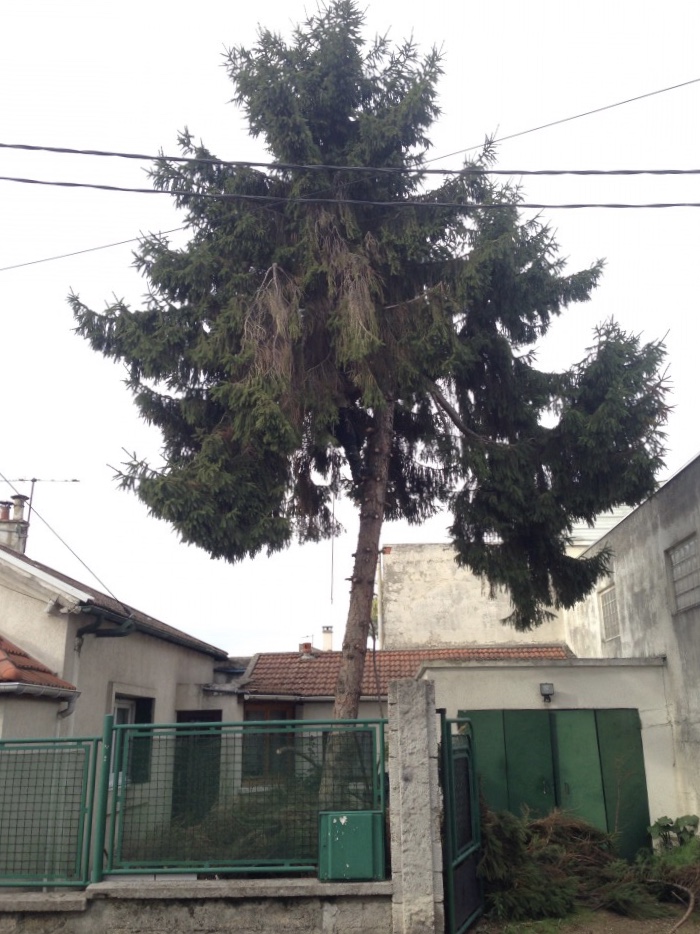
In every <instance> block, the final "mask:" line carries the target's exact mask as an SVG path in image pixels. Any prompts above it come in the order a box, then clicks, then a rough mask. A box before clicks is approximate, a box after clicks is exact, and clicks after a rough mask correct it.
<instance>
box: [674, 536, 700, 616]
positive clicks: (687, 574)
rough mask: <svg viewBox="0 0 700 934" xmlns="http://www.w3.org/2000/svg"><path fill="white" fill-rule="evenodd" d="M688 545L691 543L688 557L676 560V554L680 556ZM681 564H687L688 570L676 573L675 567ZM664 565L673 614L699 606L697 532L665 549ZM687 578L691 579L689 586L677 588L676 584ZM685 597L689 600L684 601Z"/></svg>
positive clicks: (699, 555) (699, 563)
mask: <svg viewBox="0 0 700 934" xmlns="http://www.w3.org/2000/svg"><path fill="white" fill-rule="evenodd" d="M690 545H692V553H690V554H689V555H688V557H681V558H680V560H676V556H680V554H681V552H682V551H683V549H686V548H688V546H690ZM683 564H688V565H689V567H688V570H685V571H684V572H683V573H680V574H676V571H677V569H678V568H679V567H680V566H682V565H683ZM666 567H667V570H668V581H669V587H670V591H671V596H672V598H673V612H674V614H675V613H684V612H685V611H686V610H692V609H695V608H697V607H698V606H700V548H698V536H697V534H695V533H693V534H692V535H688V536H687V537H686V538H684V539H682V540H681V541H679V542H677V543H676V544H675V545H672V546H671V547H670V548H668V549H667V551H666ZM693 578H694V579H695V580H694V581H693ZM688 580H690V581H691V586H689V587H686V588H684V589H683V588H680V589H679V586H678V585H679V584H681V583H682V582H685V581H688ZM686 599H689V602H685V601H686Z"/></svg>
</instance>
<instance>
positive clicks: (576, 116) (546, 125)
mask: <svg viewBox="0 0 700 934" xmlns="http://www.w3.org/2000/svg"><path fill="white" fill-rule="evenodd" d="M699 81H700V78H693V79H691V80H690V81H684V82H682V83H681V84H674V85H671V86H669V87H666V88H659V89H658V90H656V91H649V92H648V93H646V94H639V95H637V96H636V97H630V98H627V99H626V100H623V101H617V102H616V103H614V104H606V105H605V106H604V107H597V108H595V109H594V110H588V111H585V112H584V113H580V114H574V115H573V116H571V117H564V118H562V119H561V120H554V121H552V122H550V123H544V124H541V125H540V126H536V127H531V128H530V129H529V130H521V131H519V132H518V133H511V134H509V135H507V136H501V137H496V138H494V139H492V140H491V142H492V143H501V142H505V141H506V140H509V139H515V138H516V137H519V136H525V135H527V134H529V133H536V132H538V131H539V130H545V129H548V128H549V127H553V126H558V125H559V124H562V123H568V122H570V121H572V120H578V119H580V118H582V117H588V116H591V115H592V114H596V113H601V112H602V111H605V110H611V109H613V108H615V107H621V106H623V105H625V104H630V103H634V102H635V101H639V100H643V99H645V98H647V97H654V96H655V95H657V94H664V93H666V92H667V91H674V90H677V89H678V88H684V87H687V86H688V85H691V84H696V83H698V82H699ZM2 146H3V148H24V149H44V148H47V147H30V146H28V145H25V144H16V145H15V144H2ZM482 148H483V143H480V144H478V145H475V146H468V147H467V148H466V149H459V150H456V151H454V152H450V153H445V154H444V155H442V156H434V157H433V158H432V159H427V160H426V161H425V163H424V164H425V165H427V164H430V163H433V162H439V161H440V160H441V159H449V158H450V157H452V156H457V155H462V154H463V153H465V152H472V151H474V150H476V149H482ZM54 150H55V151H61V150H60V149H59V147H54ZM76 152H77V150H76ZM85 152H88V151H87V150H86V151H85ZM148 158H150V157H148ZM158 158H163V159H166V161H167V159H168V157H165V156H163V157H158ZM174 158H178V157H170V161H172V160H173V159H174ZM181 158H184V157H181ZM199 161H203V160H199ZM214 161H218V160H214ZM678 206H681V205H678ZM184 229H185V228H184V227H175V228H173V229H172V230H169V231H164V233H175V232H176V231H180V230H184ZM139 239H140V237H133V238H132V239H131V240H122V241H119V242H117V243H107V244H104V245H102V246H97V247H90V248H88V249H86V250H77V251H75V252H74V253H66V254H62V255H58V256H49V257H45V258H44V259H38V260H32V261H30V262H26V263H15V264H14V265H12V266H3V267H0V272H6V271H8V270H10V269H19V268H22V267H23V266H34V265H37V264H39V263H48V262H52V261H54V260H57V259H64V258H68V257H70V256H77V255H79V254H81V253H90V252H93V251H96V250H104V249H109V248H110V247H113V246H122V245H123V244H126V243H135V242H137V241H138V240H139Z"/></svg>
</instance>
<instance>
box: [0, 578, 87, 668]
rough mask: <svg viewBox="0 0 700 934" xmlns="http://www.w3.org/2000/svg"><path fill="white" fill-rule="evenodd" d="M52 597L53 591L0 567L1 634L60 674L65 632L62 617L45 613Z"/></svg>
mask: <svg viewBox="0 0 700 934" xmlns="http://www.w3.org/2000/svg"><path fill="white" fill-rule="evenodd" d="M55 598H56V592H55V591H52V590H51V589H49V588H47V587H44V586H43V585H40V584H39V583H37V582H36V581H35V580H32V579H30V578H29V576H28V575H22V574H19V573H17V572H12V573H10V572H8V571H7V570H6V569H5V567H4V566H3V565H0V632H2V634H3V635H4V636H5V637H6V638H8V639H9V640H10V641H11V642H16V643H17V644H18V645H19V646H20V647H21V648H23V649H24V650H25V651H26V652H29V654H30V655H33V656H34V657H35V658H38V659H39V660H40V661H42V662H43V663H44V664H45V665H47V666H48V667H49V668H50V669H51V670H52V671H55V672H57V673H59V674H60V673H61V672H62V671H63V665H64V659H65V656H66V648H67V639H68V633H67V626H66V617H65V615H63V614H60V613H54V612H47V610H48V607H49V606H50V604H51V602H52V601H53V600H54V599H55ZM68 680H70V679H68Z"/></svg>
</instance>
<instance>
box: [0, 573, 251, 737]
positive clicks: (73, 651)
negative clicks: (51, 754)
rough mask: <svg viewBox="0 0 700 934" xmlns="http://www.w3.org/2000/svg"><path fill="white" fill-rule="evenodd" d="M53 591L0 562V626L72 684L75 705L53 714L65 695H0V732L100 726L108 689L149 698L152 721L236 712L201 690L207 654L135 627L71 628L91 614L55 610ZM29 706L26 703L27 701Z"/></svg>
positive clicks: (92, 730)
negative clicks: (122, 630) (106, 634)
mask: <svg viewBox="0 0 700 934" xmlns="http://www.w3.org/2000/svg"><path fill="white" fill-rule="evenodd" d="M57 596H58V592H57V591H55V590H53V589H52V588H51V586H50V585H49V584H48V583H47V582H46V581H44V580H42V579H40V578H39V576H35V575H32V574H31V573H29V572H28V571H26V572H25V570H24V569H10V568H8V567H7V566H6V565H2V564H0V632H1V633H2V634H3V635H4V636H5V637H6V638H7V639H9V640H10V641H12V642H15V643H16V644H17V645H19V646H20V647H21V648H22V649H24V650H25V651H27V652H28V653H29V654H30V655H32V656H34V657H35V658H37V659H39V660H40V661H42V662H43V663H44V664H45V665H47V666H48V667H49V668H50V669H51V671H53V672H55V673H56V674H57V675H59V677H61V678H64V679H65V680H66V681H69V682H70V683H71V684H74V685H75V686H76V687H77V688H78V690H79V691H80V697H79V698H78V700H77V703H76V706H75V712H74V713H73V714H72V715H71V716H69V717H66V718H64V719H58V718H57V717H56V713H57V711H58V710H59V709H60V708H61V707H65V702H63V703H60V704H59V703H57V702H55V701H53V702H47V701H39V702H34V701H32V700H30V699H24V698H21V697H16V696H13V695H7V696H6V697H4V698H3V699H2V700H1V703H2V705H3V708H4V710H5V716H4V724H3V733H2V735H3V736H5V737H6V738H8V737H9V738H19V737H25V736H55V735H60V736H94V735H100V734H101V733H102V725H103V718H104V715H105V714H106V713H111V712H112V710H113V705H114V696H115V694H121V695H126V696H128V697H147V698H153V699H154V701H155V705H154V711H153V717H154V720H155V721H156V722H161V723H171V722H174V720H175V718H176V713H177V711H178V710H183V709H187V710H200V709H202V710H211V709H222V711H223V710H224V707H225V708H226V710H225V713H223V719H232V720H234V719H238V718H239V717H238V716H237V715H236V711H237V710H238V704H237V702H236V701H235V699H232V698H230V697H229V698H218V697H217V696H216V695H208V694H205V693H204V692H203V691H202V689H201V688H202V685H204V684H211V683H212V682H213V680H214V672H213V668H214V659H213V658H212V657H211V656H209V655H205V654H203V653H201V652H196V651H193V650H191V649H188V648H186V647H184V646H180V645H176V644H174V643H171V642H167V641H165V640H163V639H157V638H154V637H152V636H148V635H145V634H143V633H139V632H132V633H130V634H129V635H126V636H122V637H117V638H100V637H97V636H95V635H94V634H85V635H84V636H83V637H82V638H77V633H78V630H79V629H80V628H81V627H83V626H85V625H87V624H89V623H90V622H92V621H93V617H91V616H90V615H85V614H73V613H65V612H61V611H60V606H59V605H55V601H56V598H57ZM27 705H30V706H27Z"/></svg>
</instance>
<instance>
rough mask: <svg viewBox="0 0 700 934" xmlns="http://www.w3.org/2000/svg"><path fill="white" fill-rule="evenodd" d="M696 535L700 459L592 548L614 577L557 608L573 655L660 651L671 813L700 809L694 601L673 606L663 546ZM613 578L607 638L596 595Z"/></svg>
mask: <svg viewBox="0 0 700 934" xmlns="http://www.w3.org/2000/svg"><path fill="white" fill-rule="evenodd" d="M697 534H700V459H696V460H695V461H693V462H691V463H690V464H689V465H688V466H687V467H685V468H684V469H683V470H681V471H680V472H679V473H678V474H676V476H675V477H673V478H672V479H671V480H669V481H668V483H667V484H666V485H665V486H663V487H662V488H661V489H660V490H659V491H658V492H657V493H656V494H655V495H654V496H652V497H651V498H650V499H649V500H648V501H647V502H646V503H644V504H643V505H642V506H640V507H639V508H638V509H636V510H635V511H634V512H633V513H631V514H630V515H629V516H628V517H627V518H626V519H624V520H623V521H622V522H621V523H620V524H619V525H617V526H616V527H615V528H614V529H613V530H612V531H610V532H609V533H608V534H607V535H606V536H605V537H604V538H602V539H601V541H600V542H599V543H598V544H597V545H596V546H594V547H595V548H602V547H605V546H608V547H609V548H610V549H611V550H612V552H613V555H614V575H613V577H612V578H610V579H606V580H605V581H602V582H601V584H600V585H599V586H598V587H597V589H596V591H595V592H594V593H593V594H591V595H590V596H589V597H588V598H587V599H586V600H584V601H582V602H581V603H579V604H578V605H577V606H576V607H574V608H573V609H572V610H569V611H567V612H566V613H564V614H563V621H564V626H565V638H566V640H567V641H568V643H569V645H570V646H571V648H572V649H573V651H574V652H575V653H576V654H577V655H587V656H590V657H595V656H597V657H623V658H630V657H650V656H659V655H662V656H665V657H666V669H665V671H666V675H665V677H666V682H667V685H666V687H667V696H668V709H669V719H670V722H671V725H672V729H673V737H674V753H673V754H674V759H675V763H676V770H675V773H676V776H677V782H676V783H677V788H678V796H679V802H678V810H677V811H676V812H674V813H676V814H687V813H696V814H697V813H700V638H699V637H698V634H699V633H700V605H695V606H692V607H689V608H688V609H685V610H683V611H681V612H676V611H675V606H674V598H673V590H672V586H671V582H670V577H669V570H668V565H667V551H668V549H669V548H672V547H673V546H675V545H677V544H679V543H680V542H682V541H684V540H685V539H687V538H688V537H689V536H691V535H697ZM611 584H614V587H615V595H616V602H617V610H618V618H619V623H620V635H619V637H617V638H614V639H610V640H607V641H606V640H605V638H604V631H603V625H602V613H601V607H600V594H601V592H602V591H603V590H605V589H606V588H607V587H609V586H610V585H611Z"/></svg>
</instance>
